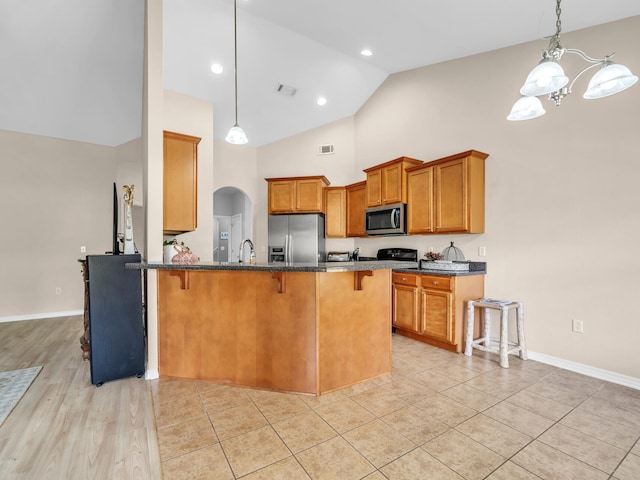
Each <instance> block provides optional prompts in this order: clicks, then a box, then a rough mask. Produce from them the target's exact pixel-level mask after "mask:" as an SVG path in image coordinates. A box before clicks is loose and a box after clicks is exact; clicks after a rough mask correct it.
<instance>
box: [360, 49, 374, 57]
mask: <svg viewBox="0 0 640 480" xmlns="http://www.w3.org/2000/svg"><path fill="white" fill-rule="evenodd" d="M360 55H362V56H363V57H370V56H371V55H373V52H372V51H371V50H369V49H368V48H365V49H363V50H361V51H360Z"/></svg>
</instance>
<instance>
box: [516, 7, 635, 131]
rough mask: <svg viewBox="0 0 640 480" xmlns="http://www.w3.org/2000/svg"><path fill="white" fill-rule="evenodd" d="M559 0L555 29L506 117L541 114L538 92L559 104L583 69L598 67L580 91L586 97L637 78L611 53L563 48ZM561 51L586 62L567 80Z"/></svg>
mask: <svg viewBox="0 0 640 480" xmlns="http://www.w3.org/2000/svg"><path fill="white" fill-rule="evenodd" d="M560 1H561V0H556V33H555V34H554V35H553V36H552V37H551V40H550V41H549V47H548V48H547V49H546V50H545V51H544V52H543V53H542V60H541V61H540V63H539V64H538V65H537V66H536V67H535V68H534V69H533V70H531V73H529V76H528V77H527V79H526V80H525V82H524V85H522V88H520V93H521V94H522V97H520V98H519V99H518V101H516V103H515V104H514V105H513V108H512V109H511V113H509V116H507V120H529V119H531V118H537V117H539V116H541V115H544V113H545V110H544V108H543V107H542V103H541V102H540V99H539V98H538V97H539V96H541V95H548V98H549V100H552V101H553V102H554V103H555V105H556V106H559V105H560V103H561V102H562V99H563V98H564V97H566V96H567V95H569V94H570V93H571V90H572V88H573V84H574V83H575V82H576V80H577V79H578V78H580V76H582V74H583V73H585V72H586V71H587V70H590V69H592V68H595V67H600V69H599V70H598V71H597V72H596V73H595V75H593V77H591V81H590V82H589V85H588V86H587V90H586V91H585V92H584V94H583V95H582V97H583V98H586V99H587V100H592V99H595V98H603V97H608V96H609V95H613V94H614V93H618V92H621V91H623V90H625V89H627V88H629V87H630V86H632V85H633V84H634V83H636V82H637V81H638V77H637V76H635V75H633V74H632V73H631V71H630V70H629V69H628V68H627V67H625V66H624V65H620V64H616V63H613V62H612V61H611V57H613V55H614V54H613V53H611V54H610V55H607V56H606V57H604V58H592V57H590V56H589V55H587V54H586V53H584V52H583V51H581V50H577V49H575V48H564V47H563V46H562V45H560V31H561V30H562V23H561V21H560V14H561V12H562V11H561V9H560ZM565 53H571V54H574V55H577V56H579V57H580V58H582V59H583V60H584V61H586V62H587V63H589V65H588V66H587V67H585V68H584V69H583V70H582V71H581V72H580V73H578V74H577V75H576V76H575V77H574V78H573V80H572V81H571V83H569V77H567V76H566V75H565V73H564V70H563V69H562V67H561V66H560V63H559V62H560V59H561V58H562V56H563V55H564V54H565ZM567 85H568V86H567Z"/></svg>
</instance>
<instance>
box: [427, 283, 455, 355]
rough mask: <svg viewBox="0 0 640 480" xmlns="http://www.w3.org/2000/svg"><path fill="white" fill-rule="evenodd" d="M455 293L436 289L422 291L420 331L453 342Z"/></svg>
mask: <svg viewBox="0 0 640 480" xmlns="http://www.w3.org/2000/svg"><path fill="white" fill-rule="evenodd" d="M452 302H453V295H452V294H451V293H448V292H439V291H436V290H421V291H420V312H421V315H420V325H419V327H420V333H422V334H423V335H428V336H430V337H433V338H436V339H438V340H444V341H446V342H450V343H451V342H453V324H452V322H453V317H452Z"/></svg>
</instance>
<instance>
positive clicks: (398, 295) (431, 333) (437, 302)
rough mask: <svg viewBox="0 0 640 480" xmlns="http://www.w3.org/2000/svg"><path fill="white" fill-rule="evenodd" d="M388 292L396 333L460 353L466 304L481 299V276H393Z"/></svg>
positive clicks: (398, 274)
mask: <svg viewBox="0 0 640 480" xmlns="http://www.w3.org/2000/svg"><path fill="white" fill-rule="evenodd" d="M392 288H393V326H394V327H395V328H396V333H399V334H400V335H404V336H408V337H411V338H414V339H416V340H420V341H423V342H425V343H430V344H432V345H436V346H438V347H442V348H445V349H447V350H451V351H455V352H461V351H462V350H463V349H464V328H465V318H464V317H465V312H466V302H467V301H468V300H474V299H476V298H480V297H482V296H483V295H484V275H465V276H446V275H443V276H440V275H428V274H412V273H410V274H407V273H401V272H394V274H393V287H392ZM477 328H479V326H478V327H477ZM477 336H478V332H476V333H475V334H474V337H477Z"/></svg>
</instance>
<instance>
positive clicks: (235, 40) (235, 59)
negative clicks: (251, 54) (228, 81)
mask: <svg viewBox="0 0 640 480" xmlns="http://www.w3.org/2000/svg"><path fill="white" fill-rule="evenodd" d="M237 10H238V7H237V0H233V71H234V74H235V80H234V93H235V106H236V123H235V125H236V126H238V28H237V22H236V15H237Z"/></svg>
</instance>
